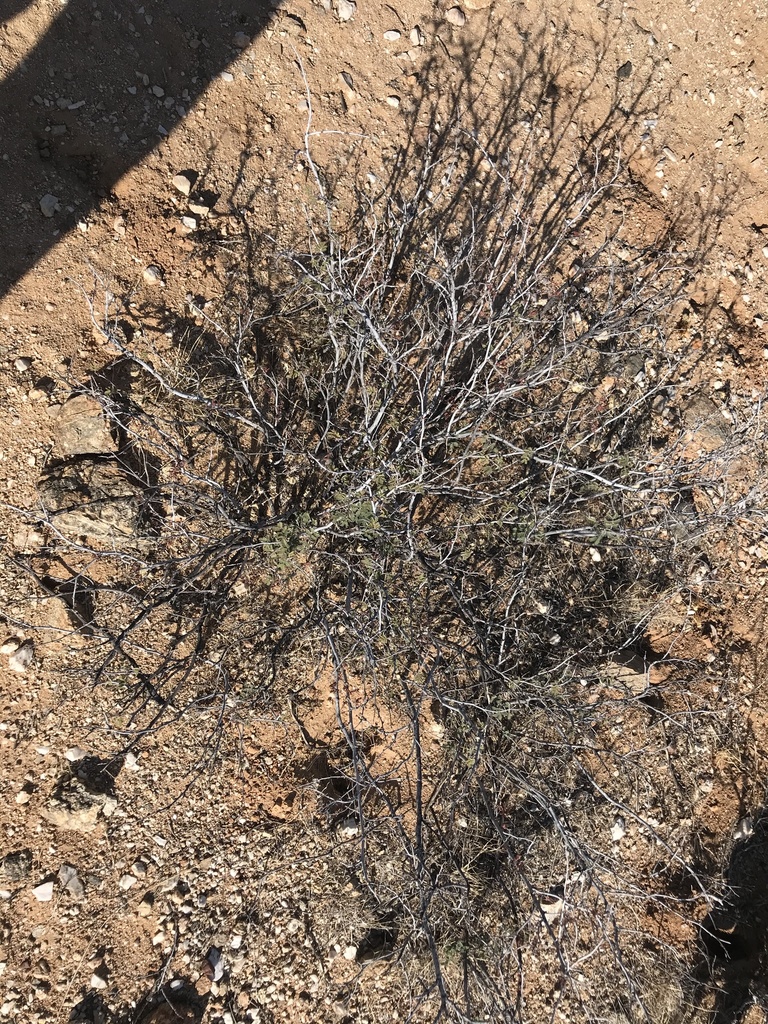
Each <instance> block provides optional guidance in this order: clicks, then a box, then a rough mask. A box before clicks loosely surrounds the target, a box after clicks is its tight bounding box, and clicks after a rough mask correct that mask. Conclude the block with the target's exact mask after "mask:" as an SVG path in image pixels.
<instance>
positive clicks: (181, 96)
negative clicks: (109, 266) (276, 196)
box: [0, 0, 279, 296]
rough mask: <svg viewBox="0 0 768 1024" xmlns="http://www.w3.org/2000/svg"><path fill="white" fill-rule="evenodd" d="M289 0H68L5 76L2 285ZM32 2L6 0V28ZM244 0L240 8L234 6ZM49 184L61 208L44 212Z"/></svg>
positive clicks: (142, 151) (1, 101)
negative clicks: (230, 1) (239, 42)
mask: <svg viewBox="0 0 768 1024" xmlns="http://www.w3.org/2000/svg"><path fill="white" fill-rule="evenodd" d="M278 5H279V0H275V2H274V4H273V3H271V2H269V0H249V2H248V3H247V4H246V3H238V4H237V5H227V6H226V11H224V10H222V9H221V6H220V5H219V4H216V3H212V2H210V0H198V2H197V3H193V2H192V0H162V2H161V0H143V2H142V0H127V2H125V0H123V2H119V0H102V2H100V3H99V4H98V5H96V4H93V3H90V2H86V0H68V2H66V3H64V4H63V5H62V6H61V8H60V13H58V15H57V17H56V19H55V20H54V22H53V24H52V25H51V27H50V29H49V31H48V32H47V33H46V35H45V36H44V37H43V38H42V39H41V40H40V41H39V43H38V44H37V46H36V47H35V49H34V50H33V51H32V53H30V54H29V56H28V57H27V59H26V60H24V61H23V62H22V63H21V64H20V65H19V66H18V67H16V68H15V69H14V70H13V71H12V72H11V73H10V74H9V75H8V76H7V77H6V78H5V79H4V80H3V81H2V82H0V190H1V191H2V196H3V202H2V206H1V207H0V210H1V212H0V218H1V219H0V236H2V240H3V253H2V258H1V259H0V296H1V295H3V294H5V293H6V292H7V291H8V289H9V288H11V287H12V286H13V284H14V283H15V282H16V281H18V280H19V279H20V278H21V277H22V276H23V275H24V274H25V273H26V272H27V271H29V270H30V269H31V268H32V267H33V266H34V265H35V263H36V262H37V261H38V260H39V259H40V258H41V257H42V256H44V255H45V253H46V252H47V251H48V250H49V249H50V248H51V247H52V246H53V245H54V244H55V243H56V242H57V241H58V240H59V239H60V238H61V236H62V235H63V234H64V233H66V232H67V231H68V230H70V229H71V228H72V227H74V225H75V224H76V222H77V221H79V220H82V219H85V218H87V216H88V214H89V212H90V211H91V210H92V209H93V208H94V207H95V206H96V205H97V204H98V203H99V202H100V200H102V199H103V198H105V197H106V196H108V195H109V194H110V193H111V191H112V189H113V188H114V186H115V184H116V182H117V181H118V180H119V179H120V178H121V177H122V176H123V175H124V174H125V173H126V172H127V171H129V170H130V169H131V168H132V167H133V166H134V165H136V164H137V163H139V161H141V160H142V159H143V158H144V157H146V155H147V154H148V153H149V152H150V151H151V150H152V149H154V148H155V146H157V144H158V143H159V142H160V141H161V140H162V138H163V137H164V136H165V135H167V134H169V133H170V132H171V131H172V130H173V129H174V128H175V127H176V126H177V125H178V124H179V122H180V121H181V120H182V119H183V118H184V117H185V116H186V114H187V113H188V111H189V110H190V108H191V107H192V106H193V105H194V104H195V102H196V101H197V100H198V99H199V97H200V96H201V94H202V93H203V92H204V90H205V89H206V88H207V87H208V85H209V84H210V82H211V80H212V79H213V78H215V77H216V76H217V75H218V74H220V73H221V72H222V71H223V70H224V69H225V68H226V66H227V65H228V64H229V63H230V62H231V61H232V60H233V59H234V58H235V56H236V55H237V53H238V49H237V47H236V46H235V44H234V42H233V40H234V38H235V36H236V34H237V33H245V34H246V35H248V36H250V37H251V38H253V37H255V36H256V35H258V34H259V33H261V32H262V31H263V29H264V28H265V26H266V25H267V24H268V22H269V20H270V18H272V17H274V16H275V9H276V7H277V6H278ZM26 6H27V3H26V2H24V0H3V3H2V5H0V28H2V25H3V23H5V22H8V21H9V20H10V19H11V18H12V17H14V16H15V15H17V14H19V13H20V12H22V11H23V10H24V8H25V7H26ZM234 7H236V8H237V10H236V12H235V13H233V8H234ZM43 196H54V197H56V199H57V200H58V209H57V210H55V211H51V212H52V213H53V215H52V216H51V217H46V216H44V214H43V213H42V211H41V207H40V200H41V198H42V197H43Z"/></svg>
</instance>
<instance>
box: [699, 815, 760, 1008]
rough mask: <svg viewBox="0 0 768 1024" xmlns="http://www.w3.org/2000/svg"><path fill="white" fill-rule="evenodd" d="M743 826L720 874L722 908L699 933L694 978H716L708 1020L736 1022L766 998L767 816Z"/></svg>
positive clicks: (746, 820) (701, 927)
mask: <svg viewBox="0 0 768 1024" xmlns="http://www.w3.org/2000/svg"><path fill="white" fill-rule="evenodd" d="M744 825H746V827H744ZM744 825H743V826H742V828H741V831H742V835H743V836H744V837H743V838H740V839H737V840H736V843H735V845H734V846H733V849H732V851H731V854H730V857H729V860H728V866H727V868H726V870H725V873H724V876H725V877H724V881H725V883H726V893H725V897H724V899H723V903H722V906H721V907H719V908H717V909H715V910H713V911H711V912H710V913H709V914H708V915H707V917H706V918H705V919H704V920H703V921H702V923H701V926H700V932H699V940H700V947H701V961H700V965H699V970H698V972H697V975H698V977H697V980H698V981H699V983H700V984H702V985H704V986H706V985H707V984H708V983H711V982H712V981H714V982H715V989H714V991H715V998H714V1003H713V1006H712V1010H711V1016H710V1017H709V1019H710V1020H711V1021H712V1024H738V1022H740V1021H741V1020H742V1018H743V1015H744V1011H745V1009H746V1007H747V1006H748V1005H750V1004H751V1003H752V1002H753V1001H754V1000H755V999H758V1000H766V997H768V972H767V969H768V956H767V954H768V941H766V940H767V938H768V814H766V813H765V811H762V812H761V814H760V815H759V816H758V818H757V819H756V821H755V822H754V824H753V825H752V824H751V823H749V819H744ZM750 828H751V829H752V831H751V834H749V835H745V833H746V832H747V830H748V829H750ZM763 1005H766V1002H764V1003H763Z"/></svg>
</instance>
